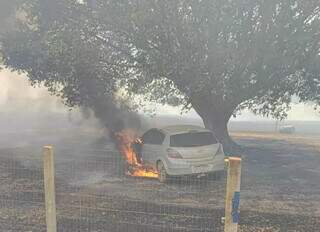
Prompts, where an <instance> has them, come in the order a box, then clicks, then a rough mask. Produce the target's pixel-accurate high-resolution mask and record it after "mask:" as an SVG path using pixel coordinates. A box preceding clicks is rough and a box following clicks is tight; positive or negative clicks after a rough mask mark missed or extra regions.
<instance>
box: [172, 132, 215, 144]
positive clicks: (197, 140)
mask: <svg viewBox="0 0 320 232" xmlns="http://www.w3.org/2000/svg"><path fill="white" fill-rule="evenodd" d="M216 143H217V140H216V138H215V137H214V135H213V134H212V133H211V132H193V133H184V134H177V135H172V136H170V146H171V147H198V146H208V145H211V144H216Z"/></svg>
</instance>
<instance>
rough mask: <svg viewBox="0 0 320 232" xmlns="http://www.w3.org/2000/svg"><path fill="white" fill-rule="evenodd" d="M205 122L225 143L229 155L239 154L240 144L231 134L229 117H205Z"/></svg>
mask: <svg viewBox="0 0 320 232" xmlns="http://www.w3.org/2000/svg"><path fill="white" fill-rule="evenodd" d="M202 120H203V123H204V125H205V127H206V128H207V129H210V130H212V131H213V132H214V134H215V136H216V137H217V139H218V140H219V142H220V143H221V144H222V145H223V148H224V151H225V153H226V154H228V155H239V154H237V153H239V151H240V146H239V145H238V144H237V143H235V142H234V141H233V140H232V138H231V137H230V135H229V131H228V122H229V119H227V120H225V119H223V118H222V119H217V118H215V117H210V116H208V117H203V118H202Z"/></svg>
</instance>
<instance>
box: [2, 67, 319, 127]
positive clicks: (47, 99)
mask: <svg viewBox="0 0 320 232" xmlns="http://www.w3.org/2000/svg"><path fill="white" fill-rule="evenodd" d="M152 107H154V106H152ZM156 108H157V110H156V114H157V115H179V116H180V112H181V111H180V109H179V108H177V107H171V106H162V105H156ZM17 110H18V111H21V110H23V111H34V112H36V111H39V110H41V111H48V112H56V113H57V112H60V113H67V112H68V111H69V109H68V108H67V107H65V106H64V105H63V104H62V102H61V100H60V99H59V98H57V97H55V96H51V95H50V94H49V93H48V91H47V90H46V89H45V88H44V87H31V86H30V84H29V82H28V80H27V78H26V76H25V75H24V74H17V73H13V72H10V71H9V70H6V69H3V70H2V71H0V112H4V111H5V112H7V111H17ZM185 116H186V117H192V118H197V117H198V115H197V114H196V113H195V112H194V111H190V112H189V113H187V114H185ZM232 120H238V121H257V120H270V119H268V118H264V117H261V116H256V115H254V114H252V113H250V112H249V111H244V112H242V114H241V115H239V116H238V117H237V118H236V119H232ZM288 120H298V121H320V114H319V113H317V112H316V111H314V110H313V106H312V105H304V104H295V105H293V107H292V110H291V111H290V112H289V116H288Z"/></svg>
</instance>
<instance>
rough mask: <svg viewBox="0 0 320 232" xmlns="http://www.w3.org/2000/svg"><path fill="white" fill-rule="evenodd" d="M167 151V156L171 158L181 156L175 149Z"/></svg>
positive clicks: (179, 157) (180, 157)
mask: <svg viewBox="0 0 320 232" xmlns="http://www.w3.org/2000/svg"><path fill="white" fill-rule="evenodd" d="M167 152H168V157H169V158H171V159H182V158H183V157H182V156H181V155H180V153H179V152H177V151H176V150H173V149H171V148H168V149H167Z"/></svg>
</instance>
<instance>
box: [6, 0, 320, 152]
mask: <svg viewBox="0 0 320 232" xmlns="http://www.w3.org/2000/svg"><path fill="white" fill-rule="evenodd" d="M318 5H319V4H318V2H317V1H314V0H296V1H291V0H238V1H233V0H230V1H226V0H175V1H174V0H90V1H89V0H87V1H77V0H59V1H49V0H37V1H34V0H33V1H31V0H24V3H23V4H21V5H20V12H23V13H21V14H22V15H24V16H25V17H23V19H22V20H20V24H19V27H17V28H16V29H15V30H14V31H13V32H12V33H8V34H7V35H6V36H5V37H4V39H3V40H2V43H3V49H2V50H3V54H4V59H5V64H6V65H7V67H10V68H13V69H16V70H21V71H24V72H26V73H27V74H28V77H29V78H30V80H31V82H32V83H34V84H36V83H39V82H44V83H45V85H46V86H47V87H48V88H49V90H51V91H52V92H54V93H56V94H58V95H60V96H61V97H62V98H63V99H65V100H66V103H67V104H69V105H70V106H74V105H86V106H89V107H92V108H93V109H94V110H95V111H98V113H99V110H100V111H101V107H103V104H104V102H108V104H107V105H113V108H115V109H116V108H119V106H118V105H114V103H115V102H118V101H119V94H118V93H119V91H120V90H121V92H122V93H126V95H127V97H128V96H129V97H130V99H134V98H133V96H140V97H138V98H136V99H140V98H141V97H143V98H144V99H145V100H150V101H157V102H160V103H163V104H171V105H175V106H178V105H183V106H184V108H186V109H191V108H193V109H194V110H195V111H196V112H197V113H198V114H199V115H200V117H201V118H202V119H203V122H204V124H205V126H206V127H207V128H210V129H212V130H213V131H214V132H215V134H216V135H217V137H218V138H219V139H220V141H221V142H222V143H223V144H224V146H225V147H226V149H229V150H230V148H231V147H232V146H233V145H234V143H233V142H232V140H231V139H230V137H229V134H228V129H227V124H228V121H229V119H230V118H231V117H232V116H233V115H236V114H237V112H239V111H240V110H243V109H245V108H248V109H250V110H252V111H253V112H255V113H258V114H263V115H266V116H273V117H277V118H284V117H285V116H286V112H287V111H288V109H289V108H290V104H291V102H292V98H293V97H295V98H297V99H299V101H301V102H313V103H314V104H315V106H317V105H319V104H320V78H319V65H320V63H319V61H320V59H319V58H320V57H319V48H320V35H319V33H320V24H319V17H320V13H319V11H320V8H319V6H318ZM97 102H100V103H101V104H100V103H99V104H96V103H97ZM121 105H123V104H121ZM107 116H108V115H107ZM113 123H114V122H112V123H109V125H107V126H110V127H112V125H113Z"/></svg>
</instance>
